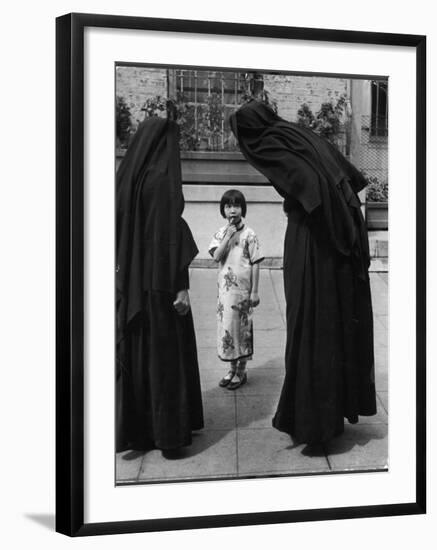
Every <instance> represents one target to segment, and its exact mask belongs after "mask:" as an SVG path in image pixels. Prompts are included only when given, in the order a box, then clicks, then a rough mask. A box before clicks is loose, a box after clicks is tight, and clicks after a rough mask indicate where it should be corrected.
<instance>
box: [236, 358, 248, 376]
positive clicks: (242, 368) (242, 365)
mask: <svg viewBox="0 0 437 550" xmlns="http://www.w3.org/2000/svg"><path fill="white" fill-rule="evenodd" d="M246 364H247V360H246V359H240V360H239V362H238V366H237V374H238V376H240V375H242V374H244V373H245V372H246Z"/></svg>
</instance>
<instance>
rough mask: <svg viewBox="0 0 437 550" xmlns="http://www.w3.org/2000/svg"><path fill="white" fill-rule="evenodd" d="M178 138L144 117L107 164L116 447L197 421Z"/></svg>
mask: <svg viewBox="0 0 437 550" xmlns="http://www.w3.org/2000/svg"><path fill="white" fill-rule="evenodd" d="M178 138H179V132H178V125H177V124H176V122H174V121H173V120H169V119H164V118H159V117H152V118H149V119H146V120H145V121H144V122H143V123H141V124H140V126H139V127H138V130H137V132H136V134H135V136H134V138H133V140H132V142H131V144H130V145H129V148H128V150H127V152H126V156H125V157H124V159H123V161H122V163H121V165H120V167H119V170H118V173H117V189H116V192H117V196H116V211H117V212H116V214H117V222H116V223H117V227H116V247H117V249H116V256H117V266H116V291H117V297H116V302H117V327H116V334H117V349H116V356H117V372H116V378H117V380H116V432H117V433H116V447H117V452H119V451H123V450H126V449H135V450H142V449H150V448H158V449H163V450H173V449H177V448H180V447H182V446H185V445H189V444H190V443H191V441H192V438H191V436H192V431H193V430H198V429H200V428H202V427H203V409H202V398H201V390H200V380H199V369H198V362H197V348H196V339H195V333H194V326H193V318H192V314H191V309H190V302H189V297H188V288H189V280H188V266H189V264H190V262H191V261H192V260H193V258H194V257H195V256H196V254H197V252H198V250H197V247H196V244H195V242H194V239H193V236H192V234H191V231H190V229H189V227H188V225H187V224H186V222H185V221H184V220H183V218H182V217H181V216H182V212H183V209H184V198H183V194H182V183H181V172H180V157H179V143H178Z"/></svg>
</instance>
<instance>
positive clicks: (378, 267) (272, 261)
mask: <svg viewBox="0 0 437 550" xmlns="http://www.w3.org/2000/svg"><path fill="white" fill-rule="evenodd" d="M260 267H261V269H278V270H282V267H283V265H282V258H265V259H264V260H263V261H262V262H261V264H260ZM190 268H192V269H199V268H202V269H217V262H215V261H214V260H213V259H212V258H198V259H194V260H193V261H192V262H191V265H190ZM369 271H370V272H371V273H379V272H381V273H384V272H387V271H388V258H372V259H371V260H370V267H369Z"/></svg>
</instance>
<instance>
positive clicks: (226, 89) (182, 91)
mask: <svg viewBox="0 0 437 550" xmlns="http://www.w3.org/2000/svg"><path fill="white" fill-rule="evenodd" d="M171 72H172V73H173V74H171V75H169V76H170V79H169V95H170V96H173V97H176V98H177V103H178V105H179V110H180V114H179V116H180V118H181V120H180V124H181V148H182V149H183V150H208V151H236V150H238V146H237V142H236V139H235V137H234V136H233V134H232V132H231V129H230V126H229V116H230V114H231V113H232V112H234V111H235V109H236V108H238V106H239V105H240V104H241V103H242V102H243V101H244V98H245V96H246V94H247V86H248V75H246V74H245V73H238V72H225V71H200V70H188V69H176V70H174V71H171Z"/></svg>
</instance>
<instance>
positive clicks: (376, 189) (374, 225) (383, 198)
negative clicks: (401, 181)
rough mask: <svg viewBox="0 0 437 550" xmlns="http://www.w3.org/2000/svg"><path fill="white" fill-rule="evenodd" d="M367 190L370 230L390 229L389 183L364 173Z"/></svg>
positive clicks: (367, 214) (367, 215) (367, 217)
mask: <svg viewBox="0 0 437 550" xmlns="http://www.w3.org/2000/svg"><path fill="white" fill-rule="evenodd" d="M363 174H364V176H365V178H366V180H367V182H368V184H367V188H366V220H367V227H368V228H369V229H388V182H387V180H379V179H378V178H377V177H376V176H368V175H367V174H366V173H365V172H364V173H363Z"/></svg>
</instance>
